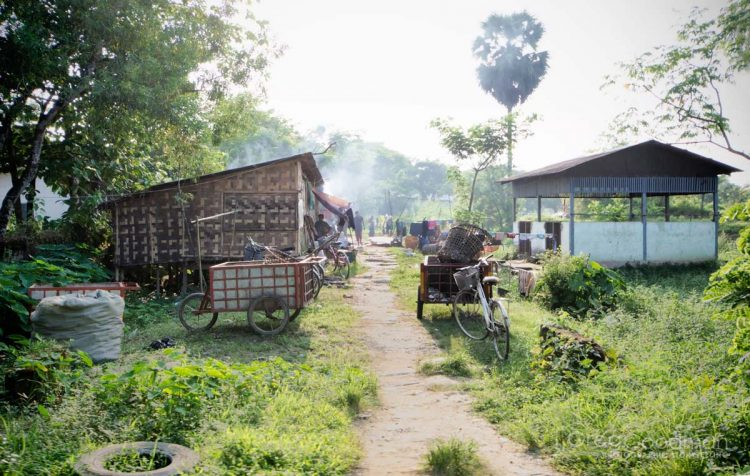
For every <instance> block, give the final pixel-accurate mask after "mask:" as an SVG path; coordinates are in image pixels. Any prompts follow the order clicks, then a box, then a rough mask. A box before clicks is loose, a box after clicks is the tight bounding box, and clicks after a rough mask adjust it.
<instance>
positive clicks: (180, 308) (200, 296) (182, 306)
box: [177, 293, 219, 332]
mask: <svg viewBox="0 0 750 476" xmlns="http://www.w3.org/2000/svg"><path fill="white" fill-rule="evenodd" d="M203 296H205V294H204V293H193V294H190V295H188V296H187V297H186V298H185V299H183V300H182V301H181V302H180V305H179V306H177V317H179V318H180V323H181V324H182V326H183V327H184V328H185V329H187V330H188V332H203V331H207V330H209V329H211V328H212V327H213V326H214V324H216V319H218V317H219V313H218V312H214V313H213V316H211V320H210V321H208V324H206V325H205V326H203V327H192V326H190V325H189V324H188V323H187V322H185V317H184V312H185V306H186V305H187V304H186V303H187V302H188V301H191V300H195V299H197V300H198V306H200V302H201V301H202V300H203ZM196 307H197V306H196Z"/></svg>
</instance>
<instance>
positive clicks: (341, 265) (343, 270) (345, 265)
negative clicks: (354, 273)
mask: <svg viewBox="0 0 750 476" xmlns="http://www.w3.org/2000/svg"><path fill="white" fill-rule="evenodd" d="M333 272H334V273H335V274H336V276H338V277H340V278H341V279H344V280H347V279H349V273H350V266H349V257H348V256H347V255H346V253H344V252H343V251H339V252H338V254H337V255H336V267H335V269H334V271H333Z"/></svg>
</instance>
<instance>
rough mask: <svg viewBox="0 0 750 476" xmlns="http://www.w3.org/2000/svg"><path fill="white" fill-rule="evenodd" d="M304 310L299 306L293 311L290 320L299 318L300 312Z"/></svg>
mask: <svg viewBox="0 0 750 476" xmlns="http://www.w3.org/2000/svg"><path fill="white" fill-rule="evenodd" d="M300 312H302V308H301V307H298V308H297V309H295V310H294V312H293V313H291V314H290V315H289V322H292V321H293V320H295V319H297V316H299V313H300Z"/></svg>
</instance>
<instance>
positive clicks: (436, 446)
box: [425, 438, 484, 476]
mask: <svg viewBox="0 0 750 476" xmlns="http://www.w3.org/2000/svg"><path fill="white" fill-rule="evenodd" d="M483 469H484V465H483V464H482V461H481V460H480V459H479V455H478V454H477V444H476V443H475V442H473V441H469V442H464V441H461V440H459V439H458V438H451V439H449V440H435V441H433V442H432V444H431V445H430V449H429V451H428V453H427V455H426V456H425V471H426V472H427V473H429V474H431V475H434V476H475V475H477V476H478V475H480V474H484V472H483Z"/></svg>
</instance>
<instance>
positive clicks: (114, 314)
mask: <svg viewBox="0 0 750 476" xmlns="http://www.w3.org/2000/svg"><path fill="white" fill-rule="evenodd" d="M124 310H125V301H124V300H123V299H122V298H121V297H120V296H118V295H116V294H112V293H108V292H106V291H101V290H98V291H95V292H89V293H86V294H80V293H76V294H68V295H64V296H51V297H46V298H44V299H42V300H41V301H40V302H39V304H38V305H37V307H36V310H34V312H33V313H31V330H32V332H33V333H34V334H38V335H40V336H42V337H48V338H52V339H57V340H64V341H67V340H71V339H72V342H71V347H72V348H73V349H76V350H82V351H84V352H86V353H87V354H89V355H90V356H91V358H92V359H93V361H94V362H101V361H104V360H117V358H118V357H119V356H120V344H121V341H122V335H123V327H124V324H123V322H122V313H123V311H124Z"/></svg>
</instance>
